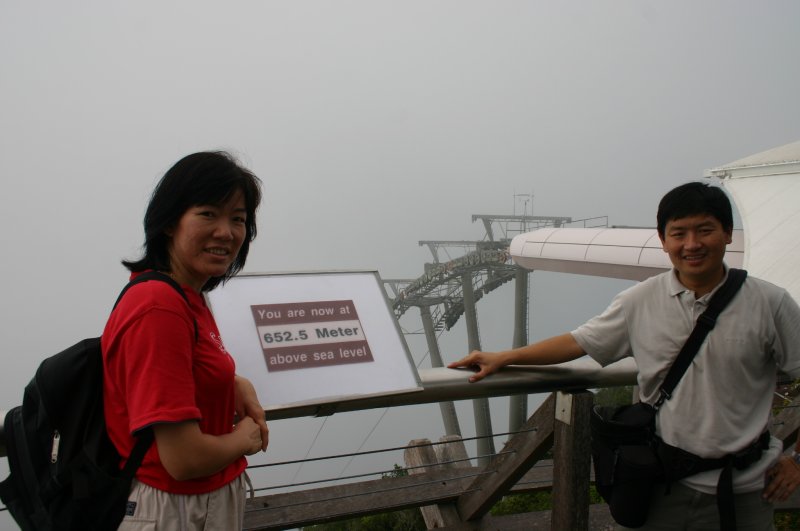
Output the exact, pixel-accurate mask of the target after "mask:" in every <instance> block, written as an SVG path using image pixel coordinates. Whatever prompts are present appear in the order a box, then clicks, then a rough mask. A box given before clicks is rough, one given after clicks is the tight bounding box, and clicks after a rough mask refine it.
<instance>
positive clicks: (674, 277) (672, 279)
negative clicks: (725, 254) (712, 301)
mask: <svg viewBox="0 0 800 531" xmlns="http://www.w3.org/2000/svg"><path fill="white" fill-rule="evenodd" d="M722 267H723V269H724V270H725V274H724V275H722V280H720V281H719V284H717V285H716V286H714V289H712V290H711V291H710V292H709V293H706V294H705V295H703V296H702V297H700V299H706V298H709V297H711V296H712V295H713V294H714V293H716V291H717V290H718V289H719V288H720V286H722V284H724V283H725V281H726V280H728V265H727V264H726V263H725V262H723V263H722ZM685 291H690V290H689V288H687V287H686V286H684V285H683V284H681V281H680V280H678V271H677V270H676V269H675V268H672V274H671V275H670V276H669V294H670V295H671V296H672V297H676V296H678V295H680V294H681V293H683V292H685Z"/></svg>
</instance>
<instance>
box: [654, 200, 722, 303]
mask: <svg viewBox="0 0 800 531" xmlns="http://www.w3.org/2000/svg"><path fill="white" fill-rule="evenodd" d="M729 243H731V231H730V230H725V229H724V228H723V227H722V223H720V222H719V220H718V219H717V218H715V217H714V216H711V215H709V214H699V215H695V216H687V217H685V218H679V219H673V220H670V221H668V222H667V225H666V227H665V228H664V237H663V238H662V239H661V244H662V246H663V248H664V252H666V253H667V254H669V259H670V261H671V262H672V265H673V266H674V267H675V269H676V270H677V271H678V279H679V280H680V281H681V282H682V283H683V285H684V286H686V287H687V288H690V289H695V290H700V291H704V288H707V289H708V290H709V291H710V290H711V289H712V288H713V287H714V286H715V285H716V284H717V282H719V280H720V279H721V278H722V274H723V269H722V259H723V258H724V256H725V248H726V246H727V245H728V244H729ZM709 283H710V284H711V285H710V286H707V284H709Z"/></svg>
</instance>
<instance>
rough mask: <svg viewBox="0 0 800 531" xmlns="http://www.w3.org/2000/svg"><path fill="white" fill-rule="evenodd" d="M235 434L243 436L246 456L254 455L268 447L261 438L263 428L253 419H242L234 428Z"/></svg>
mask: <svg viewBox="0 0 800 531" xmlns="http://www.w3.org/2000/svg"><path fill="white" fill-rule="evenodd" d="M233 433H234V434H235V435H237V436H241V440H242V441H243V444H244V449H243V453H244V455H253V454H255V453H257V452H259V451H260V450H263V449H264V448H265V447H266V445H265V444H264V441H263V439H262V438H261V433H262V432H261V426H259V425H258V424H256V422H255V421H254V420H253V419H252V418H251V417H242V419H241V420H240V421H239V422H237V423H236V426H234V427H233Z"/></svg>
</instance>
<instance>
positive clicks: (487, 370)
mask: <svg viewBox="0 0 800 531" xmlns="http://www.w3.org/2000/svg"><path fill="white" fill-rule="evenodd" d="M504 365H505V363H504V362H503V357H502V356H500V355H499V354H498V353H496V352H481V351H480V350H473V351H472V352H471V353H470V354H469V355H468V356H467V357H465V358H461V359H460V360H458V361H454V362H453V363H450V364H449V365H448V367H449V368H450V369H455V368H457V367H466V368H468V369H472V370H473V371H476V372H475V374H473V375H472V376H470V377H469V381H470V382H477V381H478V380H482V379H483V378H485V377H486V376H489V375H490V374H493V373H495V372H497V370H498V369H499V368H500V367H502V366H504Z"/></svg>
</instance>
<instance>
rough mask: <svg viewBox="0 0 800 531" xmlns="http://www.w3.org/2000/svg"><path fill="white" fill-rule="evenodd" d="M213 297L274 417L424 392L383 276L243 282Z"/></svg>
mask: <svg viewBox="0 0 800 531" xmlns="http://www.w3.org/2000/svg"><path fill="white" fill-rule="evenodd" d="M206 297H207V300H208V303H209V306H210V308H211V311H212V312H213V313H214V318H215V319H216V321H217V326H218V327H219V330H220V334H221V335H222V338H223V341H224V342H225V347H226V348H227V350H228V352H230V353H231V355H232V356H233V357H234V359H235V360H236V370H237V373H238V374H241V375H242V376H244V377H246V378H248V379H249V380H250V381H251V382H253V385H254V386H255V387H256V391H257V392H258V396H259V399H260V400H261V402H262V404H263V405H264V407H265V409H267V410H274V409H281V408H284V407H290V406H293V405H300V404H309V403H311V404H313V403H319V404H326V403H333V402H337V401H342V400H348V399H357V398H359V397H367V396H375V395H385V394H396V393H406V392H411V391H418V390H421V386H420V383H419V376H418V375H417V371H416V368H415V367H414V364H413V362H412V359H411V355H410V353H409V351H408V346H407V345H406V343H405V340H404V338H403V335H402V333H401V332H400V328H399V326H398V324H397V321H396V319H395V317H394V314H393V313H392V311H391V308H390V307H389V302H388V299H387V297H386V293H385V292H384V290H383V287H382V285H381V281H380V278H379V276H378V273H377V272H374V271H369V272H322V273H280V274H250V275H239V276H236V277H234V278H232V279H230V280H229V281H228V282H227V283H226V284H224V285H222V286H219V287H217V288H216V289H214V290H213V291H211V292H209V293H208V294H207V295H206Z"/></svg>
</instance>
